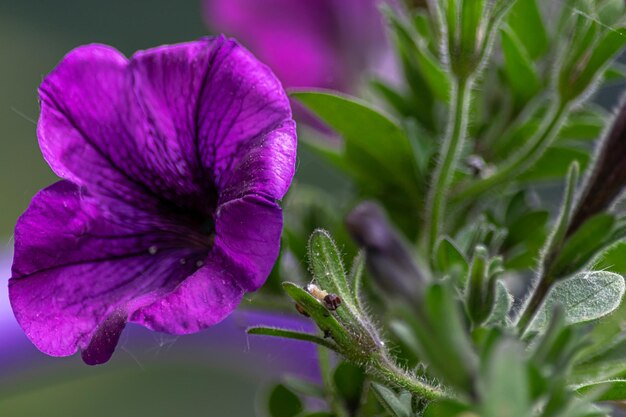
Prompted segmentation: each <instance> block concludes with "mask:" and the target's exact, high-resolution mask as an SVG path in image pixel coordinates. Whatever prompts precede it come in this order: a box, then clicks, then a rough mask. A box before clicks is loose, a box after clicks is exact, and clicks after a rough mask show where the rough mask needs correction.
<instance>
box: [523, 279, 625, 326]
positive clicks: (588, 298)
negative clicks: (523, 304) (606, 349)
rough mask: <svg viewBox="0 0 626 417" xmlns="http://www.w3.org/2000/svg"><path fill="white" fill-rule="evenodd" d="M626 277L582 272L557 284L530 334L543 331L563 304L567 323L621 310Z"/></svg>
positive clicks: (584, 320)
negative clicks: (558, 306) (555, 311)
mask: <svg viewBox="0 0 626 417" xmlns="http://www.w3.org/2000/svg"><path fill="white" fill-rule="evenodd" d="M624 289H625V285H624V278H622V276H621V275H617V274H614V273H612V272H604V271H593V272H583V273H580V274H577V275H576V276H574V277H572V278H569V279H566V280H563V281H560V282H557V283H556V284H554V286H553V287H552V289H551V290H550V292H549V293H548V296H547V297H546V300H545V301H544V303H543V305H542V306H541V308H540V310H539V312H537V315H536V316H535V318H534V319H533V321H532V322H531V324H530V326H529V331H541V330H543V329H545V328H546V326H547V325H548V324H549V323H550V320H551V318H552V312H553V311H554V308H555V307H556V306H557V305H561V306H562V307H563V310H564V312H565V320H566V321H567V323H568V324H574V323H582V322H587V321H591V320H596V319H599V318H601V317H604V316H606V315H608V314H610V313H611V312H613V311H614V310H615V309H616V308H617V307H619V305H620V302H621V300H622V297H623V295H624Z"/></svg>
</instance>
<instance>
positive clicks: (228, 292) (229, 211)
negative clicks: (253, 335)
mask: <svg viewBox="0 0 626 417" xmlns="http://www.w3.org/2000/svg"><path fill="white" fill-rule="evenodd" d="M281 230H282V213H281V210H280V208H279V207H278V205H277V204H276V203H273V202H268V201H267V200H266V199H264V198H262V197H259V196H246V197H244V198H241V199H238V200H233V201H230V202H228V203H226V204H224V205H222V206H220V208H219V209H218V214H217V222H216V238H215V246H214V247H213V249H212V251H211V252H210V253H209V255H208V256H207V258H206V259H205V261H204V266H203V267H202V268H200V269H199V270H198V271H197V272H196V273H195V274H193V275H192V276H190V277H189V278H187V279H186V280H185V281H184V282H182V283H181V284H180V285H179V286H178V287H177V288H176V290H174V291H173V292H171V293H170V294H169V295H167V296H166V297H163V298H161V299H159V300H157V301H155V302H154V303H153V304H151V305H149V306H146V307H143V308H140V309H138V310H137V311H136V312H135V313H134V314H133V315H132V317H131V319H130V321H132V322H134V323H139V324H141V325H144V326H146V327H148V328H150V329H152V330H157V331H161V332H166V333H173V334H188V333H194V332H197V331H199V330H202V329H205V328H207V327H209V326H212V325H214V324H216V323H218V322H220V321H222V320H223V319H224V318H226V317H227V316H228V315H229V314H230V313H231V312H232V311H233V310H234V309H235V308H236V307H237V305H238V304H239V302H240V301H241V298H242V297H243V294H244V291H254V290H256V289H258V288H259V287H260V286H261V285H262V284H263V283H264V282H265V280H266V279H267V276H268V275H269V273H270V271H271V269H272V266H273V265H274V262H275V261H276V258H277V257H278V250H279V247H280V233H281Z"/></svg>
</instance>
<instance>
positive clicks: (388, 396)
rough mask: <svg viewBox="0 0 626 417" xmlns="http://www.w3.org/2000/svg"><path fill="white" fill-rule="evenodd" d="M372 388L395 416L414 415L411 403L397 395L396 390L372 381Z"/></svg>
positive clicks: (382, 403) (384, 405)
mask: <svg viewBox="0 0 626 417" xmlns="http://www.w3.org/2000/svg"><path fill="white" fill-rule="evenodd" d="M372 389H373V391H374V393H375V394H376V397H377V398H378V401H379V402H380V404H381V405H382V406H383V407H384V408H385V410H387V412H388V413H389V414H391V415H392V416H393V417H412V416H413V411H412V409H411V403H410V401H409V403H408V404H407V403H406V402H405V401H402V399H401V398H400V397H399V396H398V395H396V393H395V392H393V391H392V390H390V389H389V388H387V387H384V386H382V385H380V384H376V383H372Z"/></svg>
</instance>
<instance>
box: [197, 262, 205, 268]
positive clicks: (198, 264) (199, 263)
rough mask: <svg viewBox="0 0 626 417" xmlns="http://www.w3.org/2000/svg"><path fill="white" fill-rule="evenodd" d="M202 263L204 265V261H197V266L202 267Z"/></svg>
mask: <svg viewBox="0 0 626 417" xmlns="http://www.w3.org/2000/svg"><path fill="white" fill-rule="evenodd" d="M202 265H204V261H198V262H196V266H197V267H198V268H200V267H201V266H202Z"/></svg>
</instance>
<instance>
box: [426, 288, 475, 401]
mask: <svg viewBox="0 0 626 417" xmlns="http://www.w3.org/2000/svg"><path fill="white" fill-rule="evenodd" d="M451 293H452V290H451V289H450V288H448V285H447V283H436V284H432V285H431V286H430V287H429V288H428V289H427V290H426V295H425V300H424V312H425V314H426V316H427V318H428V323H429V324H430V329H424V328H423V327H417V328H415V329H414V330H418V332H417V333H416V336H417V338H418V339H419V341H420V345H421V346H422V347H426V349H423V353H422V355H420V356H421V357H423V358H424V360H425V362H427V363H429V365H430V366H431V367H432V371H433V372H435V373H437V374H439V375H440V376H441V377H442V378H443V379H444V380H445V381H447V382H448V383H449V384H450V385H452V386H455V387H457V388H459V389H461V390H464V391H465V392H471V391H472V389H473V386H474V385H473V384H474V381H473V380H472V374H473V372H474V369H473V368H474V367H475V366H476V357H475V355H474V351H473V349H472V346H471V344H470V340H469V335H468V334H467V331H466V326H465V324H464V323H463V321H462V316H461V312H460V309H459V306H458V304H457V301H456V299H455V297H453V296H452V294H451ZM428 330H430V331H428Z"/></svg>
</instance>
